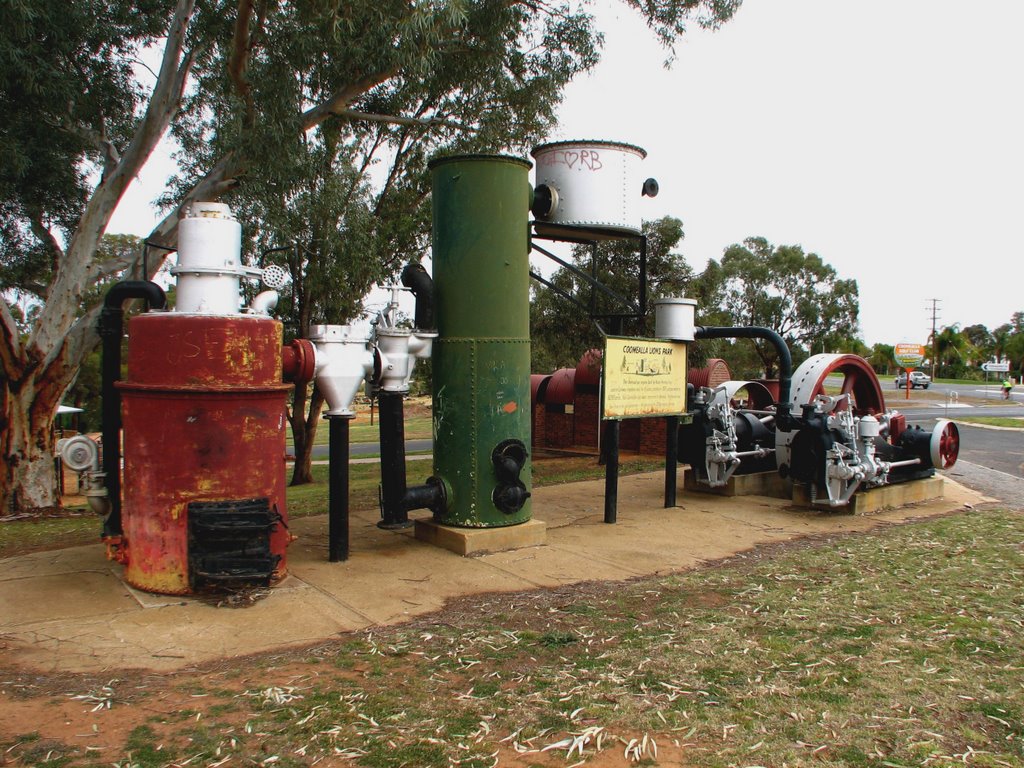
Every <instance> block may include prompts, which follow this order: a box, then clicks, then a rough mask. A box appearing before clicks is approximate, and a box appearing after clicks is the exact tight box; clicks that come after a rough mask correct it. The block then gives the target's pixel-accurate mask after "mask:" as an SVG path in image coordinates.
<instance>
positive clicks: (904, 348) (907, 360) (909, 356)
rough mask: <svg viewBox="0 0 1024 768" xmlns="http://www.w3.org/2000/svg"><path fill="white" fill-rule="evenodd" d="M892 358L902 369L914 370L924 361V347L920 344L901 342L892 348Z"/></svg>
mask: <svg viewBox="0 0 1024 768" xmlns="http://www.w3.org/2000/svg"><path fill="white" fill-rule="evenodd" d="M892 356H893V357H895V358H896V362H897V363H898V364H899V365H900V367H902V368H914V367H916V366H918V365H920V364H921V361H922V360H924V347H923V346H922V345H921V344H910V343H908V342H901V343H899V344H897V345H896V346H895V347H894V348H893V355H892Z"/></svg>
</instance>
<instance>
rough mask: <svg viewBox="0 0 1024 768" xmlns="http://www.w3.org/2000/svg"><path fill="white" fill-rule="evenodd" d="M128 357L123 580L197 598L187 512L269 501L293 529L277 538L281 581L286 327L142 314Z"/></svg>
mask: <svg viewBox="0 0 1024 768" xmlns="http://www.w3.org/2000/svg"><path fill="white" fill-rule="evenodd" d="M197 341H198V342H199V343H198V345H197ZM196 346H202V347H203V350H202V351H203V354H201V355H198V356H196V355H195V354H194V350H195V347H196ZM169 360H174V361H176V364H174V365H169V364H168V361H169ZM128 361H129V362H128V377H127V379H126V380H125V381H123V382H121V383H120V384H119V389H120V390H121V396H122V405H123V408H122V411H123V413H122V421H123V425H124V482H123V484H122V485H123V489H124V496H123V498H124V502H123V524H124V542H121V543H120V545H119V546H116V547H114V549H115V550H117V551H116V552H115V554H116V555H117V556H118V557H120V558H123V561H124V562H125V566H126V567H125V579H126V580H127V581H128V582H129V583H130V584H132V585H133V586H136V587H139V588H141V589H145V590H148V591H151V592H160V593H166V594H185V593H187V592H189V591H190V584H189V571H188V568H189V561H188V505H189V504H190V503H192V502H201V501H229V500H237V499H248V498H262V497H266V498H267V499H268V500H269V503H270V505H271V507H272V508H276V509H277V510H278V511H279V513H280V514H281V516H282V519H283V522H284V523H285V524H284V525H278V526H277V529H276V530H275V531H274V532H273V533H272V534H271V536H270V550H271V552H272V553H273V554H275V555H280V557H281V560H280V563H279V566H278V575H280V576H283V575H284V574H285V573H286V572H287V567H286V559H285V550H286V548H287V546H288V542H289V533H288V530H287V527H286V524H287V512H286V508H285V467H284V465H283V464H282V462H281V458H280V457H281V456H283V455H284V454H285V452H286V446H285V429H284V420H283V418H282V414H283V413H284V411H285V406H286V403H287V400H286V398H287V394H288V392H289V391H290V390H291V386H290V385H285V384H282V382H281V378H280V376H281V325H280V323H278V322H276V321H274V320H271V319H269V318H267V319H263V318H247V317H209V316H194V315H193V316H185V315H183V316H180V317H175V316H174V315H173V313H168V314H163V313H162V314H160V315H157V314H155V313H154V314H152V315H140V316H138V317H135V318H132V320H131V322H130V324H129V350H128Z"/></svg>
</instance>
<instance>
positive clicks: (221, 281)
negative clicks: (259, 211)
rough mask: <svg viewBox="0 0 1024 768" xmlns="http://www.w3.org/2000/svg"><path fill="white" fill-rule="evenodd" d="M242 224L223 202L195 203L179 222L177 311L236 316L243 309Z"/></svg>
mask: <svg viewBox="0 0 1024 768" xmlns="http://www.w3.org/2000/svg"><path fill="white" fill-rule="evenodd" d="M241 253H242V225H241V224H239V223H238V222H237V221H235V219H234V218H232V216H231V209H230V208H229V207H228V206H227V205H224V204H223V203H193V205H192V208H191V210H190V211H189V212H188V215H186V216H185V218H183V219H182V220H181V221H180V222H179V223H178V265H177V266H176V267H174V268H173V269H172V270H171V274H172V275H174V276H175V277H176V278H177V291H176V300H175V311H176V312H184V313H189V314H203V315H237V314H238V313H239V311H240V307H241V295H242V293H241V286H240V281H241V279H242V277H244V276H245V275H246V274H247V272H246V271H245V269H244V268H243V267H242V256H241Z"/></svg>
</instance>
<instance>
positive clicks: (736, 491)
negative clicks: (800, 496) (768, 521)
mask: <svg viewBox="0 0 1024 768" xmlns="http://www.w3.org/2000/svg"><path fill="white" fill-rule="evenodd" d="M683 488H684V489H685V490H687V491H695V492H697V493H715V494H718V495H719V496H768V497H770V498H773V499H789V498H791V497H792V495H793V484H792V483H791V482H790V481H789V480H785V479H783V478H781V477H779V473H778V472H752V473H750V474H749V475H733V476H732V477H730V478H729V480H728V482H726V484H725V485H723V486H721V487H718V488H712V487H711V486H708V485H704V484H702V483H699V482H697V478H696V477H694V475H693V473H692V472H690V473H687V475H686V481H685V482H684V484H683Z"/></svg>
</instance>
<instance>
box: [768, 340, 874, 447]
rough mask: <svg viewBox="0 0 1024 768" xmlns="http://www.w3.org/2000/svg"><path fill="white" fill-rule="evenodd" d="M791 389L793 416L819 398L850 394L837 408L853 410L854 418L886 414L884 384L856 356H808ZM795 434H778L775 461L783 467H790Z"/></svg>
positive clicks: (862, 360) (795, 373)
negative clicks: (821, 396)
mask: <svg viewBox="0 0 1024 768" xmlns="http://www.w3.org/2000/svg"><path fill="white" fill-rule="evenodd" d="M833 377H835V378H833ZM791 386H792V389H791V390H790V398H789V404H790V412H791V413H792V414H793V415H794V416H799V415H800V414H801V413H802V412H803V407H804V406H805V405H807V404H808V403H813V402H814V399H815V398H816V397H817V396H818V395H831V396H833V397H835V396H837V395H849V397H848V398H843V399H841V400H839V401H838V403H837V404H836V409H846V408H848V407H849V408H852V409H853V415H854V416H866V415H868V414H871V415H872V416H874V415H877V414H880V413H884V412H885V396H884V395H883V394H882V385H881V383H880V382H879V381H878V377H877V376H876V375H875V371H874V369H873V368H872V367H871V365H870V364H869V363H868V361H867V360H865V359H864V358H863V357H859V356H857V355H814V356H813V357H809V358H807V359H806V360H805V361H804V362H803V363H801V364H800V367H798V368H797V369H796V371H795V372H794V373H793V378H792V384H791ZM795 434H796V433H795V432H782V431H778V432H776V433H775V451H776V452H775V458H776V460H777V462H778V466H780V467H781V466H783V465H784V464H785V465H788V464H789V461H790V451H789V446H790V443H791V442H792V440H793V437H794V436H795Z"/></svg>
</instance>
